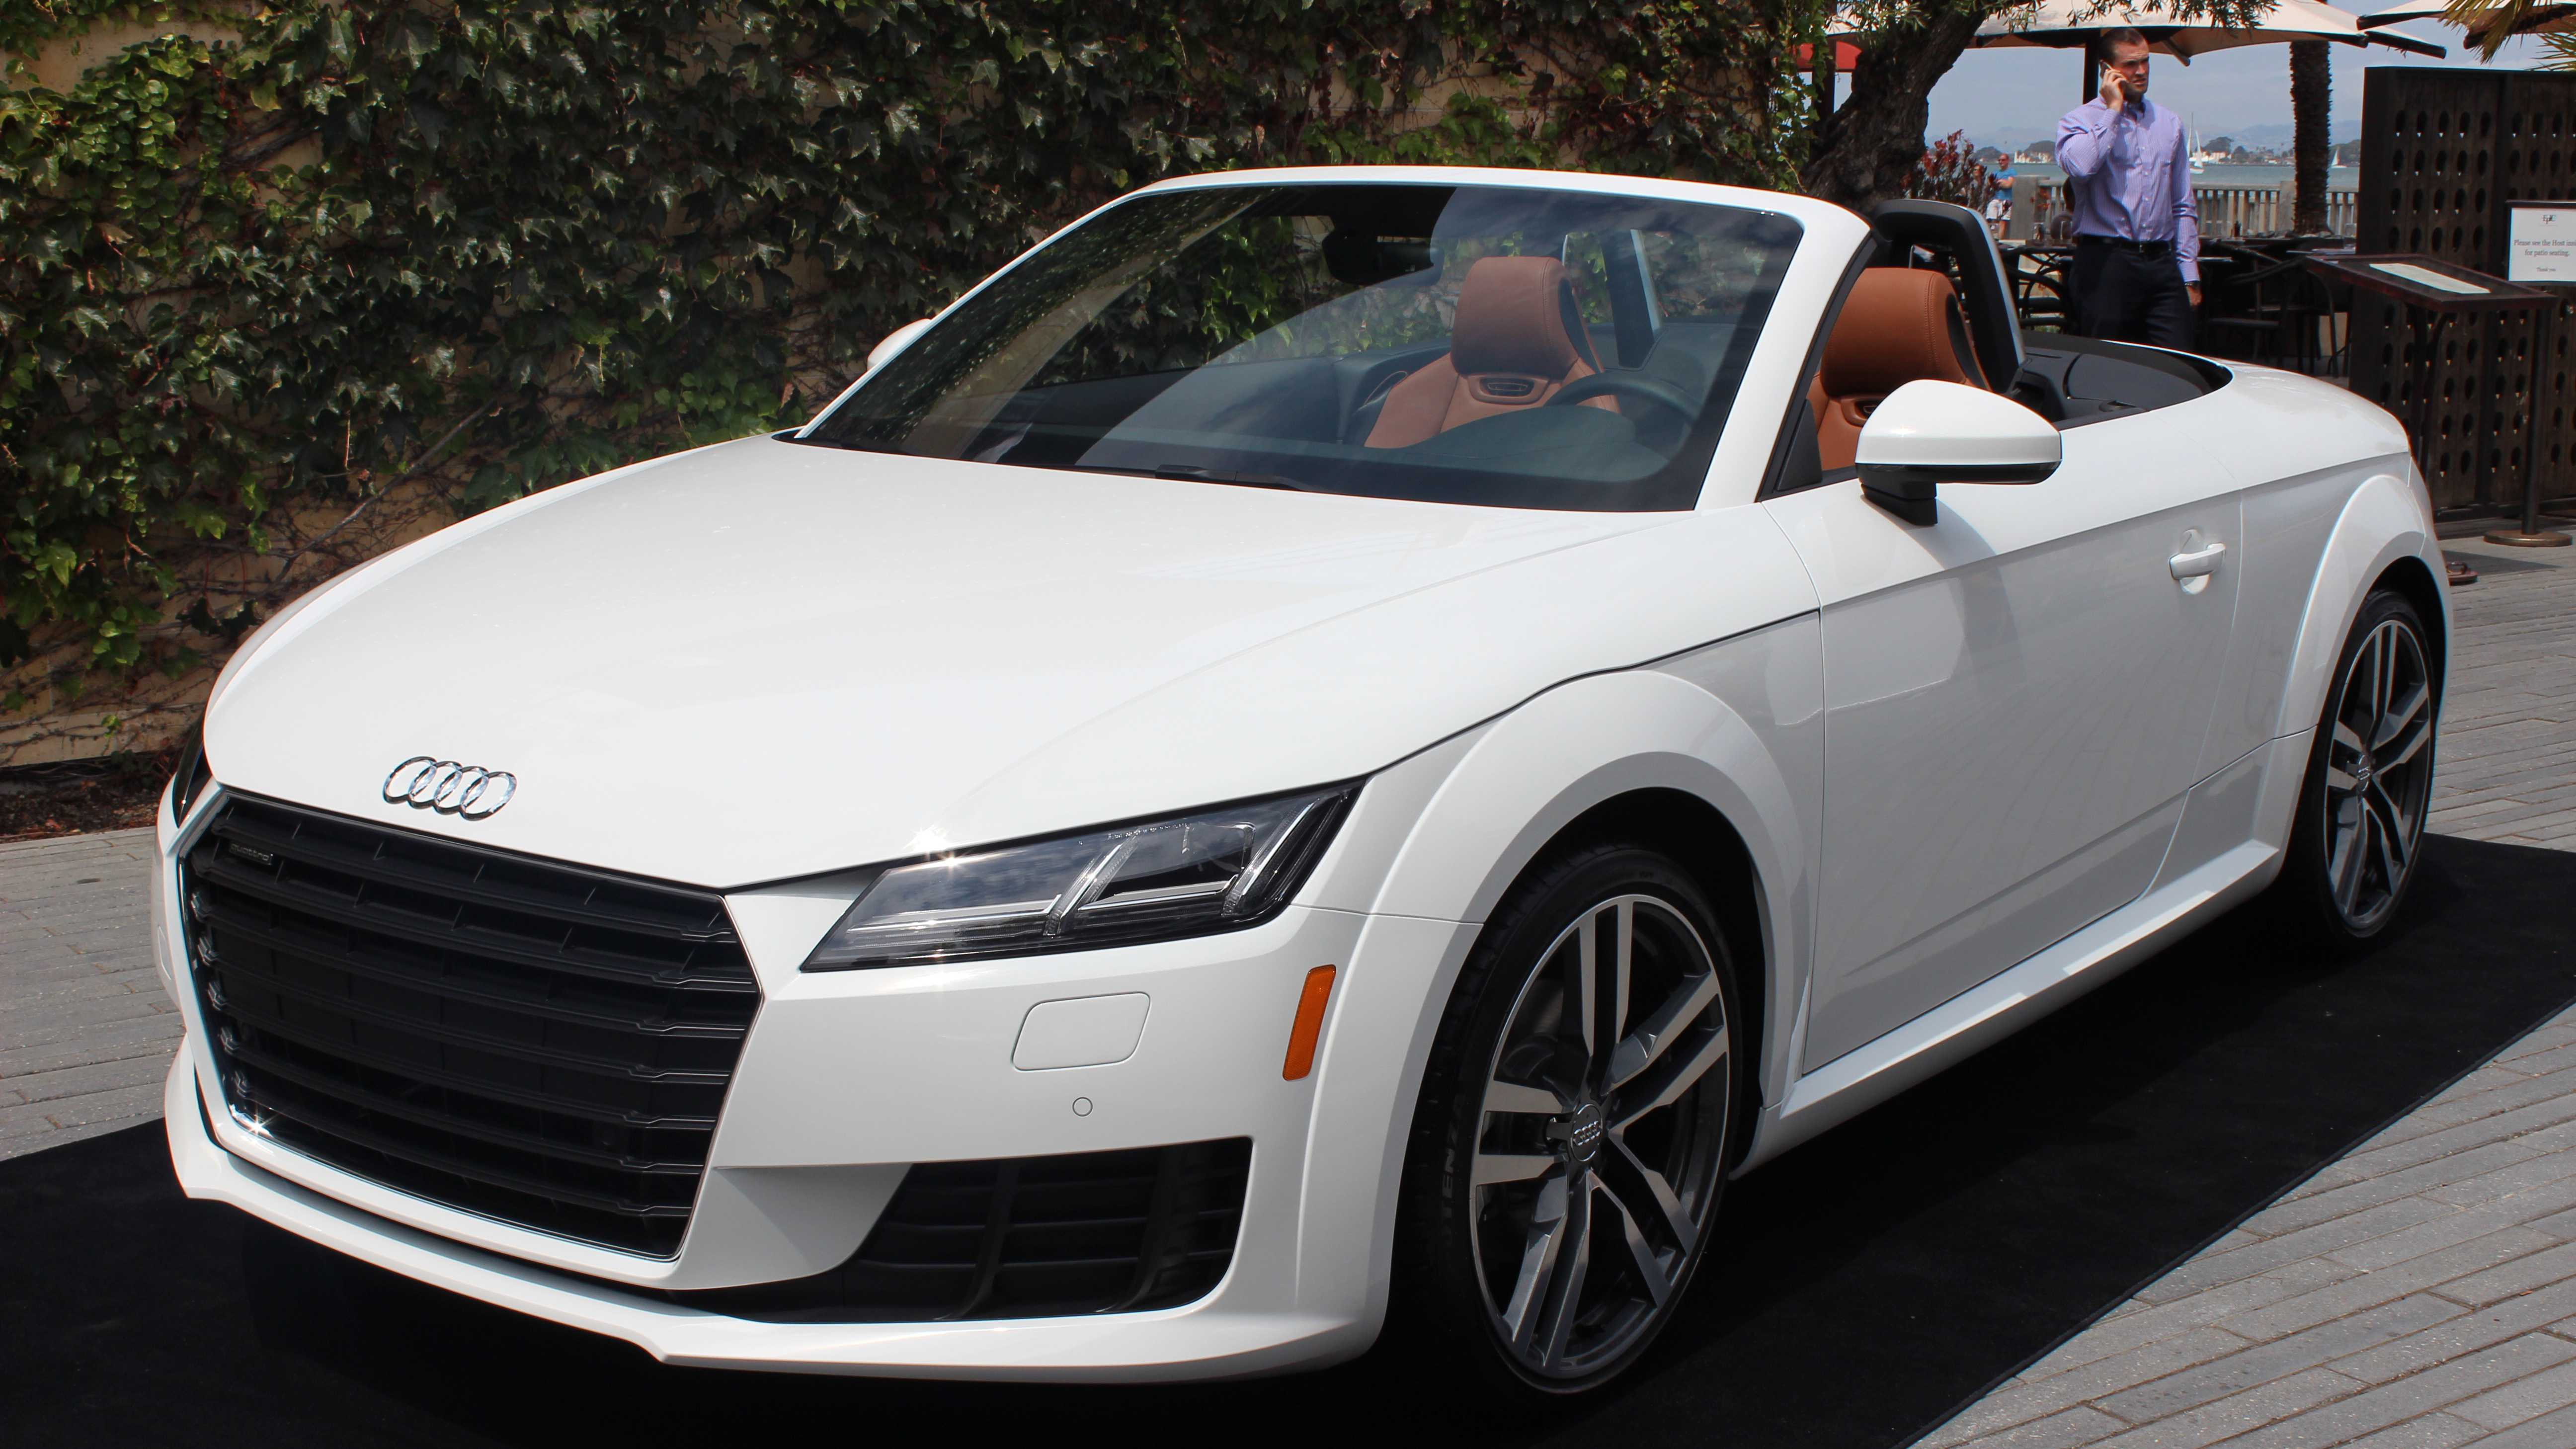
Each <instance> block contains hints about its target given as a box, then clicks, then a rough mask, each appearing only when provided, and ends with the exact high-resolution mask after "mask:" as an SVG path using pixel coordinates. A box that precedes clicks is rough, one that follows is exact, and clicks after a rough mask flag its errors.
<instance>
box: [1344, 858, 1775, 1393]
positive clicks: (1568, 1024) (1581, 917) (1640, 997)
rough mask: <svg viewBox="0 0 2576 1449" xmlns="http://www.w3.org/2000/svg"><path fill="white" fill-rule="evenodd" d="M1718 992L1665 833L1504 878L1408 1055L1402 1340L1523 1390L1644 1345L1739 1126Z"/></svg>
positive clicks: (1714, 1194)
mask: <svg viewBox="0 0 2576 1449" xmlns="http://www.w3.org/2000/svg"><path fill="white" fill-rule="evenodd" d="M1623 942H1624V943H1625V945H1626V948H1627V949H1626V950H1625V951H1624V952H1622V951H1621V950H1619V949H1618V946H1619V944H1620V943H1623ZM1587 957H1588V960H1589V966H1590V971H1591V985H1592V990H1591V992H1590V993H1589V996H1588V999H1589V1000H1590V1001H1591V1003H1592V1006H1593V1010H1592V1012H1591V1020H1590V1022H1589V1023H1588V1025H1589V1027H1590V1028H1591V1034H1590V1041H1589V1045H1588V1046H1587V1044H1586V1040H1585V1027H1586V1026H1587V1023H1586V1022H1585V1021H1584V1019H1583V1013H1581V1012H1580V1011H1579V1010H1576V1009H1575V1003H1577V1002H1580V1001H1583V1000H1585V999H1587V997H1586V996H1585V994H1584V993H1582V992H1580V991H1578V990H1576V989H1574V988H1575V987H1576V986H1577V985H1578V984H1579V983H1580V982H1581V981H1582V980H1583V977H1584V973H1585V970H1586V963H1587ZM1622 960H1624V961H1625V962H1626V964H1627V969H1626V971H1625V972H1624V974H1623V973H1622V972H1621V971H1620V970H1618V969H1617V967H1618V965H1619V963H1620V962H1621V961H1622ZM1623 991H1624V996H1625V999H1624V1009H1623V1001H1622V993H1623ZM1738 999H1739V998H1738V996H1737V994H1736V986H1735V977H1734V967H1733V961H1732V958H1731V956H1730V955H1729V953H1728V951H1727V947H1726V941H1725V939H1724V937H1723V935H1722V934H1721V932H1720V930H1719V928H1718V925H1717V920H1716V915H1715V913H1714V912H1713V911H1711V910H1710V909H1709V904H1708V901H1707V900H1706V898H1705V897H1704V896H1703V895H1702V893H1701V891H1700V889H1699V887H1698V886H1697V885H1696V884H1695V883H1694V882H1693V881H1692V879H1691V877H1690V875H1689V874H1688V872H1686V871H1684V870H1683V869H1682V867H1681V866H1679V865H1678V864H1676V863H1675V862H1674V861H1673V860H1672V859H1670V858H1669V857H1667V856H1665V855H1662V854H1660V853H1658V852H1656V851H1653V850H1651V849H1648V848H1646V847H1644V846H1640V845H1635V844H1626V843H1607V844H1596V845H1591V846H1587V847H1584V848H1581V849H1577V850H1573V851H1570V852H1567V853H1564V854H1561V855H1559V856H1556V857H1555V858H1553V859H1551V860H1549V861H1547V862H1546V863H1544V864H1543V865H1541V866H1540V867H1538V868H1536V869H1535V870H1533V871H1532V872H1531V874H1530V875H1529V876H1527V877H1525V878H1524V880H1523V881H1522V882H1521V884H1520V885H1518V886H1517V887H1515V888H1514V890H1513V892H1512V894H1511V895H1510V896H1509V897H1508V898H1507V899H1506V900H1505V902H1504V904H1503V906H1502V908H1501V909H1499V910H1497V911H1496V912H1495V913H1494V917H1493V919H1492V920H1491V921H1490V922H1489V923H1488V924H1487V925H1486V927H1485V930H1484V933H1483V935H1482V937H1481V938H1480V940H1479V941H1478V943H1477V946H1476V949H1475V951H1474V953H1473V954H1472V955H1471V956H1470V957H1469V958H1468V961H1467V964H1466V967H1465V968H1464V970H1462V971H1461V973H1460V975H1459V981H1458V985H1457V988H1456V990H1455V991H1454V993H1453V994H1452V996H1451V998H1450V1002H1449V1006H1448V1009H1447V1012H1446V1014H1445V1015H1444V1016H1443V1018H1442V1020H1441V1023H1440V1028H1439V1032H1438V1035H1437V1036H1436V1037H1435V1039H1434V1041H1433V1045H1432V1050H1431V1057H1430V1061H1429V1063H1428V1065H1427V1067H1426V1068H1425V1071H1424V1074H1423V1085H1422V1094H1421V1098H1420V1100H1419V1103H1418V1104H1417V1107H1416V1109H1415V1114H1414V1128H1413V1140H1412V1143H1411V1145H1410V1150H1409V1152H1408V1154H1407V1160H1406V1169H1405V1182H1404V1194H1405V1197H1404V1202H1403V1205H1402V1209H1401V1212H1400V1215H1399V1226H1400V1232H1401V1238H1400V1241H1399V1248H1400V1251H1401V1257H1400V1259H1399V1262H1398V1265H1397V1280H1396V1299H1395V1304H1394V1309H1395V1322H1396V1325H1397V1331H1398V1333H1399V1334H1400V1336H1401V1337H1402V1338H1403V1339H1404V1340H1405V1341H1406V1345H1407V1347H1410V1348H1419V1349H1426V1350H1429V1351H1430V1352H1431V1353H1432V1354H1433V1355H1434V1356H1436V1357H1437V1358H1440V1359H1443V1360H1446V1361H1448V1363H1449V1364H1450V1365H1452V1366H1467V1367H1471V1368H1472V1369H1473V1370H1474V1371H1476V1372H1480V1373H1481V1374H1483V1375H1484V1376H1485V1377H1486V1378H1488V1380H1489V1381H1491V1382H1493V1383H1495V1384H1497V1385H1499V1386H1501V1387H1502V1388H1504V1389H1505V1390H1506V1391H1507V1393H1508V1394H1509V1395H1510V1396H1511V1397H1513V1398H1515V1399H1517V1400H1519V1401H1521V1402H1524V1403H1530V1402H1541V1403H1544V1402H1559V1403H1561V1402H1564V1401H1565V1400H1566V1399H1568V1398H1570V1397H1571V1396H1574V1395H1578V1394H1582V1393H1584V1392H1586V1391H1588V1390H1591V1389H1596V1388H1599V1387H1600V1386H1602V1385H1603V1384H1606V1383H1608V1382H1609V1381H1610V1380H1612V1379H1613V1378H1616V1377H1617V1376H1618V1375H1619V1374H1620V1373H1621V1372H1623V1371H1624V1370H1626V1369H1627V1368H1628V1367H1629V1366H1631V1365H1632V1364H1634V1363H1635V1362H1636V1361H1637V1359H1638V1358H1639V1357H1640V1356H1641V1355H1643V1354H1644V1353H1645V1351H1646V1349H1647V1347H1648V1346H1649V1345H1651V1344H1652V1343H1653V1342H1654V1340H1655V1337H1656V1335H1657V1334H1658V1333H1660V1332H1662V1330H1663V1327H1664V1325H1665V1324H1666V1323H1667V1322H1668V1321H1670V1319H1671V1317H1672V1315H1673V1312H1674V1310H1675V1309H1676V1308H1677V1307H1678V1306H1679V1304H1680V1302H1681V1298H1682V1294H1683V1291H1684V1290H1685V1289H1686V1288H1687V1287H1688V1286H1689V1284H1690V1280H1691V1276H1692V1274H1693V1273H1694V1272H1695V1271H1696V1270H1697V1268H1698V1266H1699V1260H1700V1257H1701V1255H1702V1253H1703V1251H1704V1250H1705V1249H1706V1247H1707V1244H1708V1240H1709V1236H1710V1231H1711V1228H1712V1226H1713V1224H1714V1222H1715V1219H1716V1215H1717V1204H1718V1198H1719V1195H1720V1193H1721V1192H1722V1190H1723V1188H1724V1185H1725V1172H1724V1166H1725V1164H1726V1163H1728V1162H1730V1161H1732V1160H1733V1157H1734V1154H1735V1149H1736V1145H1737V1137H1738V1134H1739V1133H1740V1132H1741V1130H1742V1122H1743V1119H1744V1112H1743V1103H1744V1102H1745V1100H1746V1091H1745V1085H1744V1083H1745V1077H1746V1069H1745V1066H1744V1063H1743V1057H1744V1053H1742V1052H1740V1051H1737V1050H1734V1040H1733V1035H1734V1034H1733V1031H1732V1027H1733V1024H1734V1023H1735V1022H1736V1021H1737V1020H1738V1016H1737V1008H1736V1002H1737V1000H1738ZM1614 1022H1615V1024H1616V1025H1617V1027H1618V1028H1619V1029H1618V1030H1604V1029H1603V1028H1604V1027H1605V1026H1606V1025H1610V1024H1612V1023H1614ZM1479 1179H1482V1180H1481V1181H1480V1180H1479Z"/></svg>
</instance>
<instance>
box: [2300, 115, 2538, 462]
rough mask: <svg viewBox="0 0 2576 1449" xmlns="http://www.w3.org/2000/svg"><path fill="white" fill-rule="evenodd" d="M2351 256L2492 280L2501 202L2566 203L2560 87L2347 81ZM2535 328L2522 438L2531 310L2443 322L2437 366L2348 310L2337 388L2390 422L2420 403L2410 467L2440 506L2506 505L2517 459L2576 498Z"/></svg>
mask: <svg viewBox="0 0 2576 1449" xmlns="http://www.w3.org/2000/svg"><path fill="white" fill-rule="evenodd" d="M2363 75H2364V80H2363V82H2362V102H2361V109H2362V131H2361V196H2360V207H2359V214H2360V220H2359V225H2358V233H2359V236H2358V240H2359V243H2360V250H2361V251H2362V253H2363V254H2365V255H2367V254H2370V253H2374V252H2379V253H2385V252H2425V253H2429V254H2430V255H2433V256H2436V257H2440V258H2441V259H2443V260H2444V261H2449V262H2456V263H2458V264H2459V265H2461V266H2464V267H2470V268H2473V269H2475V270H2477V271H2481V272H2486V273H2490V274H2492V275H2494V276H2499V277H2500V276H2503V275H2504V272H2505V203H2506V202H2508V201H2516V200H2526V199H2528V200H2551V201H2554V200H2562V199H2569V200H2576V75H2569V76H2560V75H2538V74H2534V73H2531V72H2528V71H2482V70H2432V69H2427V68H2419V67H2414V66H2378V67H2373V68H2371V69H2368V70H2366V71H2364V72H2363ZM2558 312H2559V316H2558V320H2556V321H2554V322H2552V323H2551V324H2550V325H2549V327H2548V338H2549V342H2548V347H2549V353H2550V356H2549V358H2548V363H2549V365H2548V367H2546V368H2545V369H2543V370H2542V374H2541V377H2540V390H2541V395H2540V398H2539V404H2540V405H2539V409H2538V412H2539V423H2540V426H2539V427H2538V428H2537V429H2535V428H2533V427H2532V426H2531V424H2532V420H2533V416H2532V415H2533V408H2532V401H2533V400H2532V399H2531V398H2530V397H2528V396H2527V395H2526V394H2527V393H2528V392H2529V391H2530V383H2531V376H2532V368H2531V346H2532V339H2533V337H2534V336H2535V334H2536V333H2537V332H2538V331H2539V327H2540V319H2541V318H2542V317H2543V316H2544V315H2546V314H2545V313H2542V312H2512V313H2498V314H2494V315H2489V316H2482V317H2461V318H2456V319H2454V320H2453V321H2452V322H2451V323H2450V324H2449V325H2448V326H2447V327H2445V328H2444V329H2443V330H2442V333H2441V342H2440V345H2439V352H2440V355H2439V356H2437V357H2433V358H2429V359H2418V358H2416V357H2414V356H2413V351H2414V349H2413V347H2412V346H2411V345H2410V344H2409V341H2408V334H2407V327H2406V318H2405V316H2404V309H2403V308H2402V307H2400V306H2399V305H2398V304H2397V303H2396V302H2394V301H2391V300H2388V299H2386V298H2380V297H2373V296H2370V295H2369V294H2367V293H2355V294H2354V296H2353V300H2352V331H2351V338H2352V387H2353V391H2355V392H2357V393H2359V394H2361V395H2362V396H2363V397H2366V398H2370V399H2372V400H2374V401H2376V402H2377V403H2378V404H2379V405H2380V406H2382V407H2384V408H2387V409H2388V410H2389V411H2390V412H2393V413H2395V414H2397V416H2399V417H2401V418H2408V417H2412V416H2413V415H2414V414H2413V413H2412V412H2411V411H2410V410H2411V409H2412V407H2413V406H2414V404H2415V401H2416V396H2415V389H2416V388H2418V387H2423V388H2428V389H2430V390H2431V392H2432V396H2431V398H2430V400H2429V401H2430V404H2431V406H2430V407H2429V409H2428V410H2427V413H2426V424H2425V429H2424V432H2425V436H2424V437H2422V438H2420V439H2418V440H2417V442H2416V460H2417V463H2418V466H2420V467H2422V468H2423V470H2424V477H2425V480H2426V481H2427V482H2429V483H2431V484H2432V486H2433V502H2434V505H2435V506H2436V507H2440V508H2458V507H2463V506H2467V505H2472V504H2490V505H2499V506H2503V505H2511V504H2516V503H2519V502H2520V501H2521V498H2522V467H2523V449H2524V447H2525V446H2526V445H2528V446H2531V447H2534V448H2536V449H2537V450H2538V459H2537V463H2538V468H2539V474H2540V491H2541V496H2543V497H2545V498H2563V497H2566V496H2568V495H2570V494H2576V437H2571V436H2570V434H2569V430H2568V411H2569V402H2570V398H2569V394H2568V390H2567V351H2568V348H2567V340H2568V334H2569V332H2570V331H2576V326H2571V325H2570V314H2569V312H2568V310H2567V309H2566V308H2565V307H2564V306H2563V305H2562V306H2561V307H2560V308H2559V309H2558Z"/></svg>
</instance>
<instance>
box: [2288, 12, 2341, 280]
mask: <svg viewBox="0 0 2576 1449" xmlns="http://www.w3.org/2000/svg"><path fill="white" fill-rule="evenodd" d="M2333 77H2334V68H2333V66H2332V65H2331V64H2330V63H2329V61H2328V57H2327V55H2326V42H2325V41H2322V40H2294V41H2291V42H2290V128H2291V134H2292V135H2293V137H2294V138H2295V139H2294V140H2293V141H2292V142H2291V143H2290V159H2291V162H2292V163H2293V170H2292V172H2291V182H2292V187H2293V189H2292V191H2291V202H2290V230H2292V231H2294V232H2297V233H2299V234H2300V235H2302V236H2315V235H2318V234H2320V233H2322V232H2323V231H2324V230H2325V229H2326V164H2327V160H2328V156H2327V152H2328V151H2329V149H2330V147H2331V143H2330V142H2329V141H2328V140H2327V137H2328V134H2329V133H2328V131H2327V126H2328V124H2329V120H2328V117H2329V115H2330V114H2331V109H2332V108H2331V107H2330V106H2329V105H2328V103H2327V97H2328V94H2329V90H2328V88H2329V87H2330V86H2331V84H2332V82H2333Z"/></svg>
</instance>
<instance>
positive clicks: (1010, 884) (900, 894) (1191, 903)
mask: <svg viewBox="0 0 2576 1449" xmlns="http://www.w3.org/2000/svg"><path fill="white" fill-rule="evenodd" d="M1357 794H1358V788H1357V787H1356V786H1339V787H1335V788H1332V789H1327V790H1316V791H1309V792H1305V793H1301V794H1296V795H1283V796H1272V797H1270V798H1268V799H1264V800H1250V801H1245V802H1243V803H1241V804H1237V805H1225V806H1219V807H1216V808H1214V809H1209V810H1200V811H1194V812H1192V813H1191V814H1189V815H1184V816H1176V817H1173V818H1170V819H1165V820H1153V821H1144V822H1140V823H1137V824H1132V825H1120V826H1112V827H1110V828H1108V829H1105V830H1095V831H1090V832H1086V833H1084V834H1081V835H1071V836H1063V837H1059V838H1057V839H1053V840H1040V841H1033V842H1029V843H1027V844H1022V845H1005V846H998V847H993V848H990V849H985V850H978V851H972V852H968V853H964V854H959V855H950V856H934V857H931V858H928V859H924V860H917V861H909V862H906V863H904V864H901V865H895V866H889V867H887V868H886V869H885V870H884V871H882V872H880V873H879V874H878V875H877V876H876V877H875V879H873V880H872V881H870V882H869V884H868V888H867V889H866V890H864V891H862V892H861V893H860V895H859V898H858V900H856V901H855V902H853V903H852V904H851V906H850V908H849V910H848V911H847V912H845V913H844V914H843V915H842V917H841V919H840V920H839V921H838V922H837V923H835V924H834V925H833V927H832V929H831V931H830V932H829V933H828V934H826V935H825V936H824V937H823V942H822V944H821V945H819V946H817V947H815V948H814V952H813V954H812V955H811V956H809V957H807V958H806V961H805V969H806V970H808V971H846V970H853V969H860V968H867V967H877V966H909V965H921V964H928V963H932V962H941V961H956V960H966V959H973V958H979V957H992V956H1024V955H1034V954H1037V953H1040V952H1048V951H1079V950H1096V949H1098V948H1100V947H1103V946H1126V945H1135V944H1138V943H1140V942H1145V941H1161V940H1173V939H1177V938H1180V937H1184V936H1198V935H1205V934H1208V933H1210V932H1215V931H1232V930H1240V929H1242V928H1244V927H1247V926H1254V925H1259V924H1260V923H1261V922H1263V921H1266V920H1268V919H1270V918H1271V917H1272V916H1275V915H1277V914H1278V913H1279V911H1280V910H1281V909H1283V908H1284V907H1286V905H1287V904H1288V901H1289V898H1290V897H1292V896H1294V895H1295V894H1296V892H1297V888H1298V887H1299V886H1300V885H1302V884H1304V882H1305V878H1306V875H1307V873H1308V872H1309V871H1310V870H1312V869H1313V867H1314V864H1315V861H1316V860H1317V859H1319V858H1320V857H1321V856H1322V855H1323V851H1324V847H1325V846H1326V845H1327V844H1329V843H1330V842H1331V840H1332V836H1333V832H1334V830H1335V829H1336V828H1338V827H1339V825H1340V824H1341V821H1342V817H1343V815H1344V814H1345V813H1346V812H1347V811H1348V809H1349V807H1350V803H1351V800H1352V798H1353V797H1354V796H1356V795H1357Z"/></svg>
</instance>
